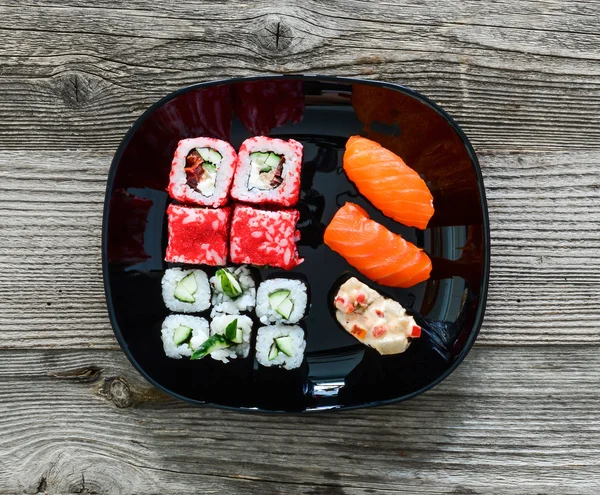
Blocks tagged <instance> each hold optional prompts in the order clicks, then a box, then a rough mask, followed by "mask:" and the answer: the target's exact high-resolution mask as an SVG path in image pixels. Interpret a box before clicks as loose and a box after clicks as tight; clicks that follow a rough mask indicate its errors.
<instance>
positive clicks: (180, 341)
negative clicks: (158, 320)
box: [161, 315, 209, 359]
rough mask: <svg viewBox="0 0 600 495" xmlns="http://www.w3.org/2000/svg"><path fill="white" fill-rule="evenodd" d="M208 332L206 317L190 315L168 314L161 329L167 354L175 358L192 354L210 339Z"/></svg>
mask: <svg viewBox="0 0 600 495" xmlns="http://www.w3.org/2000/svg"><path fill="white" fill-rule="evenodd" d="M208 334H209V328H208V322H207V321H206V320H205V319H204V318H198V317H196V316H188V315H170V316H167V317H166V318H165V321H164V322H163V324H162V329H161V338H162V342H163V348H164V350H165V354H166V355H167V357H170V358H173V359H181V358H182V357H183V356H191V355H192V353H193V352H194V350H195V349H196V348H198V347H199V346H200V345H202V343H203V342H205V341H206V339H208Z"/></svg>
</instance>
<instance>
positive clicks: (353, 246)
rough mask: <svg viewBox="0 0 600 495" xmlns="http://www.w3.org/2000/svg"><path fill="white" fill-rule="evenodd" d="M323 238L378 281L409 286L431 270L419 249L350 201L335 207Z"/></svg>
mask: <svg viewBox="0 0 600 495" xmlns="http://www.w3.org/2000/svg"><path fill="white" fill-rule="evenodd" d="M324 241H325V244H327V245H328V246H329V247H330V248H331V249H333V250H334V251H336V252H337V253H339V254H340V255H342V256H343V257H344V258H345V259H346V261H347V262H348V263H350V264H351V265H352V266H353V267H354V268H356V269H357V270H358V271H359V272H361V273H362V274H363V275H365V276H366V277H369V278H370V279H371V280H373V281H374V282H377V283H378V284H381V285H388V286H390V287H404V288H406V287H412V286H413V285H415V284H418V283H419V282H422V281H424V280H427V279H428V278H429V274H430V273H431V260H430V259H429V256H427V255H426V254H425V253H424V252H423V250H421V249H419V248H418V247H417V246H415V245H414V244H412V243H411V242H408V241H405V240H404V239H403V238H402V237H401V236H399V235H398V234H394V233H393V232H390V231H389V230H388V229H386V228H385V227H384V226H383V225H381V224H379V223H377V222H375V221H374V220H371V219H370V218H369V215H368V214H367V212H366V211H365V210H363V209H362V208H361V207H360V206H358V205H356V204H354V203H346V204H345V205H344V206H342V207H341V208H340V209H339V210H338V211H337V213H336V214H335V215H334V217H333V219H332V220H331V222H330V223H329V225H328V226H327V228H326V229H325V235H324Z"/></svg>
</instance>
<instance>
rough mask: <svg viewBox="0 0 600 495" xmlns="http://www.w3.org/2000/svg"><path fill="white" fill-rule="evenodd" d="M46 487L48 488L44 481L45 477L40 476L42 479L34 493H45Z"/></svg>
mask: <svg viewBox="0 0 600 495" xmlns="http://www.w3.org/2000/svg"><path fill="white" fill-rule="evenodd" d="M47 487H48V483H47V481H46V477H45V476H42V479H40V483H39V484H38V487H37V491H36V493H46V488H47Z"/></svg>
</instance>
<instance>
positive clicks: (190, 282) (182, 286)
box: [173, 273, 198, 303]
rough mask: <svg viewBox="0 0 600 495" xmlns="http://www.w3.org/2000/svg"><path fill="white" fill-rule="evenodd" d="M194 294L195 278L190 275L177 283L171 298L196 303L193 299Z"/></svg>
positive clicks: (196, 290)
mask: <svg viewBox="0 0 600 495" xmlns="http://www.w3.org/2000/svg"><path fill="white" fill-rule="evenodd" d="M196 292H198V284H197V283H196V276H195V275H194V274H193V273H190V274H188V275H186V276H185V277H183V278H182V279H181V280H180V281H179V282H177V284H176V285H175V292H174V293H173V296H174V297H175V299H178V300H179V301H182V302H187V303H194V302H196V298H195V297H194V294H195V293H196Z"/></svg>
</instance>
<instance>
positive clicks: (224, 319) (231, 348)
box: [210, 315, 252, 363]
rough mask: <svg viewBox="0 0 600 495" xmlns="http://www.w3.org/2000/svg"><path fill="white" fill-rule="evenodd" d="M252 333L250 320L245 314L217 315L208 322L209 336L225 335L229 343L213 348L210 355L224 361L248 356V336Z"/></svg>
mask: <svg viewBox="0 0 600 495" xmlns="http://www.w3.org/2000/svg"><path fill="white" fill-rule="evenodd" d="M251 335H252V320H251V319H250V318H248V317H247V316H239V315H218V316H215V317H214V318H213V320H212V321H211V323H210V336H211V338H213V337H214V336H220V337H225V339H226V340H227V341H228V342H226V343H228V344H229V345H227V346H222V347H219V348H215V349H214V350H212V352H211V353H210V356H211V357H212V358H213V359H216V360H217V361H222V362H224V363H227V362H229V360H230V359H236V358H238V357H240V358H245V357H248V354H249V352H250V338H251Z"/></svg>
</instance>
